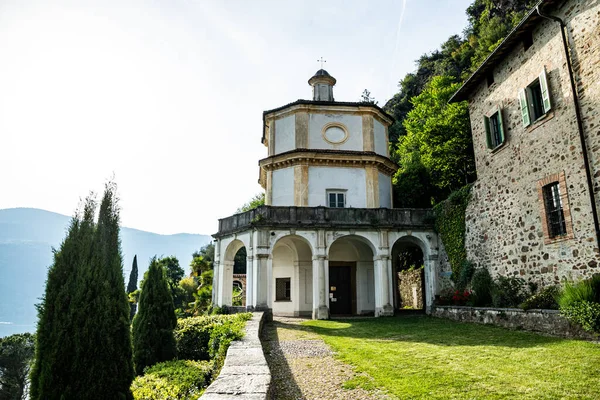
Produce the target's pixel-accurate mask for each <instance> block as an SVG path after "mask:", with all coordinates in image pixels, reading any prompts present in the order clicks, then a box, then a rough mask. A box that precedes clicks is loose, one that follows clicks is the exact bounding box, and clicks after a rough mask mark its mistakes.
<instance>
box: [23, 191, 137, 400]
mask: <svg viewBox="0 0 600 400" xmlns="http://www.w3.org/2000/svg"><path fill="white" fill-rule="evenodd" d="M117 203H118V200H117V197H116V185H115V184H114V183H113V182H109V183H107V184H106V187H105V191H104V195H103V198H102V201H101V203H100V211H99V215H98V222H97V223H96V224H94V212H95V209H96V202H95V200H94V198H93V196H89V197H88V198H87V199H86V202H85V205H84V209H83V212H78V213H76V215H75V217H74V218H73V220H72V222H71V225H70V227H69V230H68V232H67V237H66V238H65V240H64V241H63V243H62V244H61V247H60V249H59V250H58V251H56V252H55V254H54V263H53V265H52V266H51V267H50V269H49V271H48V279H47V282H46V291H45V295H44V298H43V300H42V303H41V304H40V307H39V321H38V331H37V342H36V356H35V363H34V367H33V369H32V373H31V398H32V399H34V400H37V399H44V400H47V399H50V400H52V399H61V398H66V399H71V398H78V399H90V400H94V399H104V398H114V399H131V398H132V395H131V392H130V386H131V382H132V380H133V365H132V357H131V333H130V321H129V315H130V307H129V303H128V301H127V295H126V293H125V283H124V280H123V265H122V256H121V246H120V239H119V208H118V204H117ZM99 349H101V351H99Z"/></svg>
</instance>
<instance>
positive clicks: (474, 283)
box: [471, 268, 494, 307]
mask: <svg viewBox="0 0 600 400" xmlns="http://www.w3.org/2000/svg"><path fill="white" fill-rule="evenodd" d="M493 287H494V281H493V280H492V276H491V275H490V272H489V271H488V270H487V268H478V269H476V270H475V272H474V273H473V277H472V278H471V289H473V292H474V294H473V297H472V299H471V301H472V303H473V305H474V306H475V307H483V306H489V305H491V304H492V289H493Z"/></svg>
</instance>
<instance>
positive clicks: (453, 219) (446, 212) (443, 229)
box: [433, 185, 471, 282]
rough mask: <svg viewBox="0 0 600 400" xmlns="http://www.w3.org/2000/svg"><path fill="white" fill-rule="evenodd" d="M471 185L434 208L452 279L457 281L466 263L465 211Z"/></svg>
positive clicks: (436, 226)
mask: <svg viewBox="0 0 600 400" xmlns="http://www.w3.org/2000/svg"><path fill="white" fill-rule="evenodd" d="M470 193H471V185H466V186H464V187H462V188H461V189H459V190H457V191H455V192H453V193H452V194H451V195H450V196H449V197H448V199H447V200H445V201H443V202H441V203H438V204H437V205H436V206H435V207H434V208H433V210H434V212H435V228H436V230H437V232H438V233H439V234H440V237H441V238H442V242H443V243H444V248H445V249H446V254H448V260H449V261H450V266H451V267H452V280H453V281H455V282H456V280H457V279H458V277H459V276H460V272H461V269H462V267H463V265H466V260H467V251H466V249H465V230H466V227H465V211H466V209H467V204H468V203H469V197H470Z"/></svg>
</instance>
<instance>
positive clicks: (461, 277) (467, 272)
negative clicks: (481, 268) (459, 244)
mask: <svg viewBox="0 0 600 400" xmlns="http://www.w3.org/2000/svg"><path fill="white" fill-rule="evenodd" d="M473 273H475V264H473V263H472V262H471V261H468V260H465V261H463V262H462V265H461V268H460V272H459V273H458V278H457V279H456V288H457V289H458V290H461V291H462V290H465V289H466V288H467V286H469V282H471V278H472V277H473Z"/></svg>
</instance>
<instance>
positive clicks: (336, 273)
mask: <svg viewBox="0 0 600 400" xmlns="http://www.w3.org/2000/svg"><path fill="white" fill-rule="evenodd" d="M355 278H356V263H352V262H333V263H330V264H329V310H330V312H331V315H333V316H335V315H352V314H356V279H355Z"/></svg>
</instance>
